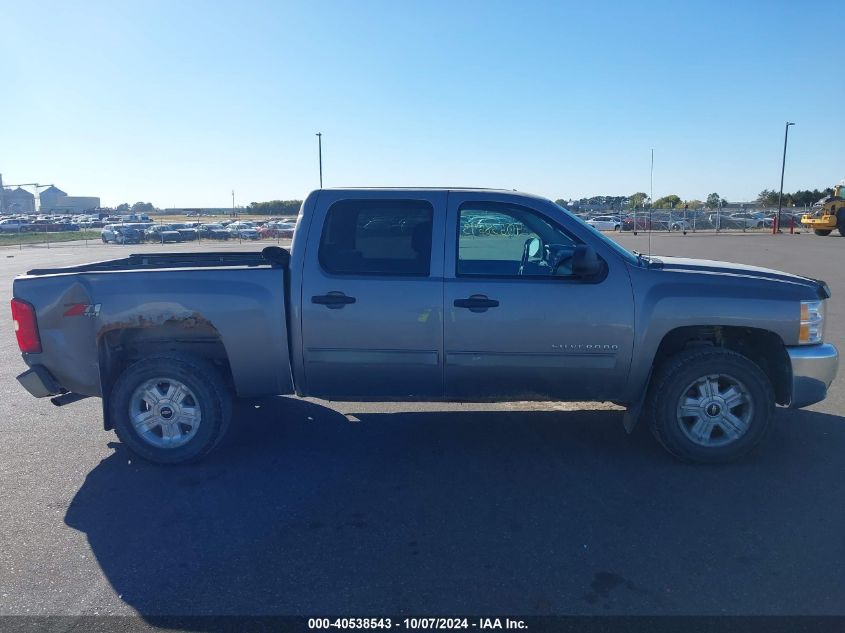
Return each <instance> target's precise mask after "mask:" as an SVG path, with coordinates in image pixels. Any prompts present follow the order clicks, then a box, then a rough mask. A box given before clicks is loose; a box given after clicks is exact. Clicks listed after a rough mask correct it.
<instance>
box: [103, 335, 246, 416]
mask: <svg viewBox="0 0 845 633" xmlns="http://www.w3.org/2000/svg"><path fill="white" fill-rule="evenodd" d="M162 352H178V353H181V354H188V355H191V356H197V357H200V358H204V359H206V360H207V361H210V362H211V363H212V364H213V365H214V366H215V367H216V368H217V370H218V371H219V372H220V376H221V377H222V378H223V381H224V382H225V383H226V385H227V386H228V387H229V389H231V390H232V391H234V380H233V378H232V370H231V367H230V366H229V357H228V354H227V352H226V348H225V346H224V345H223V339H222V338H221V337H220V333H219V332H218V331H217V330H216V329H215V328H214V326H213V325H211V324H210V323H208V322H200V321H196V320H181V321H168V322H165V323H162V324H160V325H156V326H153V327H128V328H121V329H112V330H109V331H108V332H106V333H105V334H103V335H102V336H100V339H99V349H98V354H99V361H100V384H101V388H102V394H103V420H104V425H105V429H106V430H110V429H111V428H113V425H112V423H111V421H110V420H109V419H108V415H107V411H108V397H109V394H110V392H111V388H112V385H113V384H114V382H115V380H117V377H118V376H119V375H120V374H121V372H122V371H123V370H124V369H125V368H126V367H128V366H129V365H131V364H132V363H133V362H135V361H137V360H140V359H141V358H143V357H145V356H150V355H152V354H159V353H162Z"/></svg>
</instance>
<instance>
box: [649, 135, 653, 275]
mask: <svg viewBox="0 0 845 633" xmlns="http://www.w3.org/2000/svg"><path fill="white" fill-rule="evenodd" d="M653 211H654V148H653V147H652V148H651V176H650V184H649V189H648V257H649V259H651V224H652V223H651V215H652V212H653Z"/></svg>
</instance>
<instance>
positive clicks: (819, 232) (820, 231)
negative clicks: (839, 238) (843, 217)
mask: <svg viewBox="0 0 845 633" xmlns="http://www.w3.org/2000/svg"><path fill="white" fill-rule="evenodd" d="M832 231H833V229H813V233H815V234H816V235H821V236H822V237H824V236H825V235H830V233H831V232H832ZM840 232H841V229H840Z"/></svg>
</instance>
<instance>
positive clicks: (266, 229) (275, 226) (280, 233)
mask: <svg viewBox="0 0 845 633" xmlns="http://www.w3.org/2000/svg"><path fill="white" fill-rule="evenodd" d="M295 228H296V226H295V225H293V224H290V223H289V222H281V221H279V222H268V223H267V224H265V225H264V226H262V227H260V228H259V229H258V234H259V235H260V236H261V237H284V238H291V237H293V231H294V229H295Z"/></svg>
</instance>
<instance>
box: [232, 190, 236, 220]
mask: <svg viewBox="0 0 845 633" xmlns="http://www.w3.org/2000/svg"><path fill="white" fill-rule="evenodd" d="M232 217H235V190H234V189H232Z"/></svg>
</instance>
